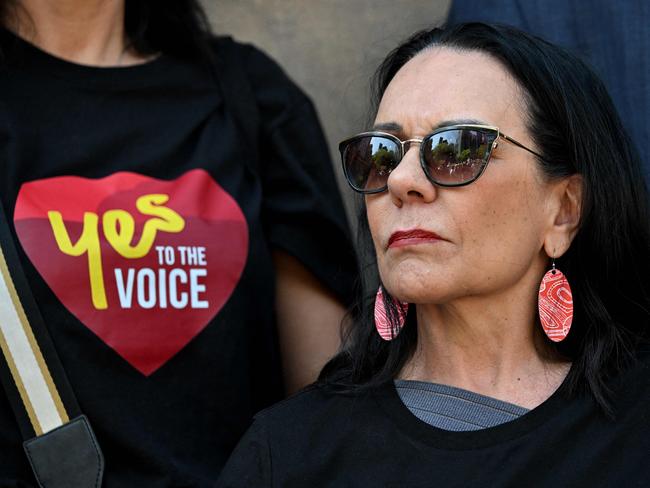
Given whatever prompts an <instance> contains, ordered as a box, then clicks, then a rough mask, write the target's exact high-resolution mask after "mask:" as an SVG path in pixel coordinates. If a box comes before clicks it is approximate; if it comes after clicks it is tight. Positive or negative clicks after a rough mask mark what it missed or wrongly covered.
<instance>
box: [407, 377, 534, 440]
mask: <svg viewBox="0 0 650 488" xmlns="http://www.w3.org/2000/svg"><path fill="white" fill-rule="evenodd" d="M395 387H396V389H397V393H398V394H399V397H400V398H401V400H402V402H403V403H404V405H406V407H407V408H408V409H409V410H410V411H411V413H412V414H413V415H415V416H416V417H417V418H419V419H420V420H422V421H423V422H426V423H427V424H429V425H432V426H434V427H438V428H440V429H444V430H451V431H467V430H480V429H485V428H488V427H494V426H496V425H500V424H503V423H506V422H510V421H512V420H515V419H517V418H519V417H520V416H522V415H524V414H525V413H527V412H528V409H526V408H524V407H520V406H519V405H514V404H512V403H508V402H504V401H502V400H497V399H496V398H492V397H488V396H485V395H480V394H478V393H474V392H472V391H468V390H463V389H461V388H456V387H453V386H447V385H440V384H437V383H428V382H426V381H413V380H395Z"/></svg>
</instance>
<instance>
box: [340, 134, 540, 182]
mask: <svg viewBox="0 0 650 488" xmlns="http://www.w3.org/2000/svg"><path fill="white" fill-rule="evenodd" d="M459 129H469V130H483V131H489V132H492V133H493V134H494V135H495V137H494V140H493V141H492V143H491V144H490V147H489V149H488V150H487V153H486V156H485V163H484V164H483V166H482V167H481V170H480V171H479V172H478V174H477V175H476V176H475V177H473V178H472V179H470V180H468V181H464V182H462V183H439V182H437V181H435V180H434V179H433V178H432V177H431V175H430V174H429V170H428V165H427V163H426V162H425V160H424V145H423V142H424V141H426V140H427V139H429V138H431V137H433V136H435V135H436V134H440V133H442V132H446V131H449V130H459ZM364 137H385V138H387V139H389V140H391V141H393V142H395V143H396V144H397V146H398V147H399V150H400V153H399V155H398V156H399V159H398V162H397V164H396V165H395V168H397V166H398V165H399V164H400V163H401V162H402V159H403V158H404V155H405V154H406V152H407V151H408V148H406V145H407V144H408V145H409V146H410V144H413V143H418V144H420V166H421V167H422V171H424V175H425V176H426V177H427V180H429V182H430V183H431V184H432V185H435V186H439V187H442V188H454V187H459V186H467V185H469V184H471V183H474V182H475V181H476V180H478V179H479V178H480V176H481V175H482V174H483V173H484V172H485V168H487V166H488V164H489V162H490V157H491V156H492V151H493V150H494V149H496V147H497V146H498V145H499V140H500V139H504V140H506V141H508V142H510V143H511V144H514V145H515V146H517V147H520V148H521V149H524V150H525V151H528V152H529V153H531V154H533V155H535V156H537V157H538V158H539V159H541V160H542V161H543V160H544V158H543V157H542V156H541V155H540V154H538V153H536V152H535V151H533V150H532V149H529V148H527V147H526V146H524V145H523V144H522V143H520V142H517V141H516V140H515V139H513V138H512V137H510V136H507V135H505V134H503V133H502V132H501V131H500V130H499V128H498V127H495V126H492V125H479V124H458V125H448V126H445V127H439V128H438V129H436V130H434V131H433V132H431V133H430V134H427V135H426V136H424V137H422V138H419V137H415V138H412V139H406V140H402V139H400V138H399V137H397V136H396V135H395V134H391V133H390V132H382V131H368V132H362V133H360V134H357V135H355V136H352V137H349V138H347V139H344V140H343V141H341V142H340V143H339V152H340V153H341V163H342V165H343V173H344V174H345V179H346V181H347V182H348V185H350V187H351V188H352V189H353V190H354V191H356V192H357V193H362V194H364V195H370V194H373V193H382V192H384V191H386V190H387V189H388V183H386V185H384V186H383V187H381V188H377V189H374V190H362V189H360V188H357V187H355V186H354V185H353V184H352V180H351V179H350V175H349V174H348V170H347V167H346V164H345V156H346V154H347V150H348V148H349V146H350V143H352V142H354V141H356V140H358V139H361V138H364ZM395 168H393V169H395ZM391 171H393V170H391Z"/></svg>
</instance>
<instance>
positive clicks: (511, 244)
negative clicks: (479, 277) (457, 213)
mask: <svg viewBox="0 0 650 488" xmlns="http://www.w3.org/2000/svg"><path fill="white" fill-rule="evenodd" d="M493 189H494V190H496V191H490V192H489V194H486V195H484V198H485V200H484V202H486V203H485V204H484V205H482V206H481V207H479V208H475V209H474V210H473V211H472V210H470V211H469V212H466V213H465V215H463V218H464V222H462V223H461V224H460V225H459V228H460V229H461V232H462V237H461V242H462V243H463V253H462V254H463V258H464V259H466V261H467V264H468V265H469V266H471V267H472V268H473V269H475V270H476V271H481V272H482V274H484V276H486V278H490V279H494V278H497V277H498V276H499V275H503V274H505V275H509V274H512V273H514V274H519V273H520V272H522V271H523V270H524V269H525V268H527V267H528V266H530V264H531V262H532V260H533V259H534V258H535V256H536V255H537V254H538V253H539V250H540V248H541V245H542V241H543V227H544V211H543V210H544V209H543V206H544V204H545V202H544V198H543V195H541V194H539V193H538V192H537V191H536V188H535V187H534V186H531V185H530V184H527V182H526V181H520V182H517V181H515V182H512V183H511V184H509V185H499V186H495V187H493ZM487 202H489V203H487Z"/></svg>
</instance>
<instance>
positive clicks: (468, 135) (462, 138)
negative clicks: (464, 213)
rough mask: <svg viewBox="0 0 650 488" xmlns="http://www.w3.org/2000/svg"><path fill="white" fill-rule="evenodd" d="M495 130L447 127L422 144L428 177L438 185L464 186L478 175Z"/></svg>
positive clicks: (486, 156)
mask: <svg viewBox="0 0 650 488" xmlns="http://www.w3.org/2000/svg"><path fill="white" fill-rule="evenodd" d="M496 135H497V134H496V132H492V131H489V130H484V129H450V130H446V131H442V132H437V133H436V134H433V135H431V136H429V137H428V138H427V139H426V140H425V141H424V142H423V143H422V157H423V158H424V162H425V163H426V171H427V173H428V176H429V178H431V180H433V181H434V182H435V183H438V184H440V185H447V186H454V185H464V184H467V183H469V182H471V181H474V180H475V179H476V178H478V177H479V176H480V174H481V172H482V171H483V169H484V168H485V165H486V164H487V161H488V157H489V154H490V148H491V146H492V143H493V142H494V139H495V138H496Z"/></svg>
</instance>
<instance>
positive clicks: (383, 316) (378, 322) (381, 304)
mask: <svg viewBox="0 0 650 488" xmlns="http://www.w3.org/2000/svg"><path fill="white" fill-rule="evenodd" d="M381 288H382V287H381V286H380V287H379V290H377V297H376V298H375V327H376V328H377V332H379V335H380V336H381V338H382V339H384V340H385V341H391V340H393V339H395V337H397V335H398V334H399V333H400V331H401V330H402V327H404V323H405V322H406V312H408V309H409V304H408V303H406V302H399V301H397V300H395V299H394V298H393V297H391V296H389V297H388V299H389V300H390V301H391V302H392V303H393V305H395V308H396V309H397V324H395V325H394V326H393V325H392V324H391V321H390V320H389V319H388V314H387V310H386V303H385V301H384V300H385V297H384V293H383V292H382V290H381Z"/></svg>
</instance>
